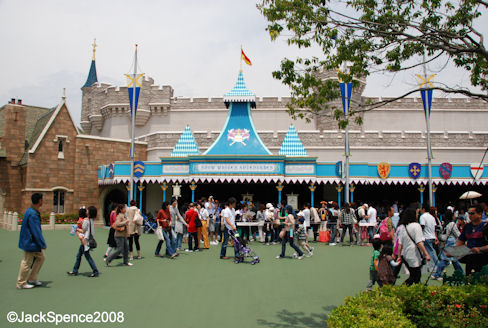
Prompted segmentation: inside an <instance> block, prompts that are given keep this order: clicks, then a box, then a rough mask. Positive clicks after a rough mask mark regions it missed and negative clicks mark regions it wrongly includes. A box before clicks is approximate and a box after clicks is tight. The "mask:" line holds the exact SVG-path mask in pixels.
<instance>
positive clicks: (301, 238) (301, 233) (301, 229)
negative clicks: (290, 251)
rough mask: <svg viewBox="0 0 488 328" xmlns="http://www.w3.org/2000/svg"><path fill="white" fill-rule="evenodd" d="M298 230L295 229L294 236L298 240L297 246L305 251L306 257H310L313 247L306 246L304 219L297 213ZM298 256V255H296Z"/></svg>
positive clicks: (306, 236)
mask: <svg viewBox="0 0 488 328" xmlns="http://www.w3.org/2000/svg"><path fill="white" fill-rule="evenodd" d="M298 217H299V219H298V223H299V224H298V228H297V229H296V232H295V236H296V237H297V239H298V246H299V247H301V248H302V249H303V250H305V251H307V252H308V254H307V257H310V256H312V255H313V247H311V246H310V245H309V244H308V241H307V239H308V234H307V233H306V231H305V225H304V224H303V223H304V222H305V219H304V218H303V217H300V213H298ZM297 255H298V254H297Z"/></svg>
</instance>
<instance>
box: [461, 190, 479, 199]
mask: <svg viewBox="0 0 488 328" xmlns="http://www.w3.org/2000/svg"><path fill="white" fill-rule="evenodd" d="M478 197H481V194H480V193H479V192H476V191H466V192H465V193H464V194H462V195H461V197H459V199H474V198H478Z"/></svg>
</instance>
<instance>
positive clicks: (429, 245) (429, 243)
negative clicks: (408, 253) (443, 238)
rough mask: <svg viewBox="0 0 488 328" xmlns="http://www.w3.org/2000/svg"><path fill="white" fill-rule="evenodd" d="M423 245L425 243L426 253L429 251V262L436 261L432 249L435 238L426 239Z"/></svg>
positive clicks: (435, 255)
mask: <svg viewBox="0 0 488 328" xmlns="http://www.w3.org/2000/svg"><path fill="white" fill-rule="evenodd" d="M424 245H425V249H426V250H427V253H429V256H430V262H431V263H432V264H434V263H437V261H438V259H437V254H436V252H435V249H434V245H435V239H426V240H425V243H424Z"/></svg>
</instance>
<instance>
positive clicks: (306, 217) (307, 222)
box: [302, 203, 310, 233]
mask: <svg viewBox="0 0 488 328" xmlns="http://www.w3.org/2000/svg"><path fill="white" fill-rule="evenodd" d="M302 213H303V219H304V221H305V222H304V223H305V233H307V228H310V204H308V203H306V204H305V206H304V207H303V211H302Z"/></svg>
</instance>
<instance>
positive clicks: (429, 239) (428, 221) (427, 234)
mask: <svg viewBox="0 0 488 328" xmlns="http://www.w3.org/2000/svg"><path fill="white" fill-rule="evenodd" d="M429 209H430V206H429V205H428V204H424V205H422V209H421V213H422V215H421V216H420V219H419V223H420V225H421V226H422V230H423V232H424V238H425V249H427V252H428V253H429V255H430V258H431V259H432V260H433V263H432V264H431V265H429V266H432V265H434V263H437V254H436V251H435V249H434V245H435V244H436V243H437V237H436V235H435V227H436V225H437V221H436V219H435V217H433V216H432V214H430V213H429ZM429 269H431V268H429Z"/></svg>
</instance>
